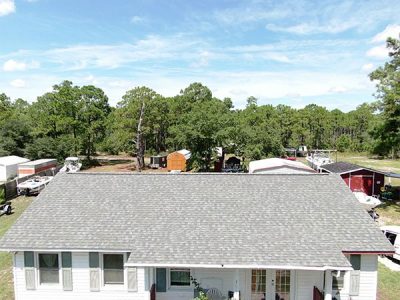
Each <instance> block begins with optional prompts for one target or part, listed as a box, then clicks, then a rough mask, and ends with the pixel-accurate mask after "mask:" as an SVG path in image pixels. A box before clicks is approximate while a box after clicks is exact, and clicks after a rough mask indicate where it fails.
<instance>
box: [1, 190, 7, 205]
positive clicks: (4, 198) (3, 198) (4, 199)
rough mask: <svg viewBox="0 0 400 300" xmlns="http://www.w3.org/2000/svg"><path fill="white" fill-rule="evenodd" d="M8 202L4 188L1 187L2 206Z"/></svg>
mask: <svg viewBox="0 0 400 300" xmlns="http://www.w3.org/2000/svg"><path fill="white" fill-rule="evenodd" d="M5 202H6V197H5V194H4V186H0V204H4V203H5Z"/></svg>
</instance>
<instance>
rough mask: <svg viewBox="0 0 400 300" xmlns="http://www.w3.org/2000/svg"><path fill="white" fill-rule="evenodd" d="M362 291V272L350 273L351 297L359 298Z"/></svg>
mask: <svg viewBox="0 0 400 300" xmlns="http://www.w3.org/2000/svg"><path fill="white" fill-rule="evenodd" d="M359 291H360V271H351V272H350V292H349V295H350V296H358V294H359Z"/></svg>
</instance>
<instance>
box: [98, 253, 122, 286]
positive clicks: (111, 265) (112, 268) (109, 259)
mask: <svg viewBox="0 0 400 300" xmlns="http://www.w3.org/2000/svg"><path fill="white" fill-rule="evenodd" d="M103 269H104V284H124V255H123V254H104V255H103Z"/></svg>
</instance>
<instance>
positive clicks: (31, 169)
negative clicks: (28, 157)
mask: <svg viewBox="0 0 400 300" xmlns="http://www.w3.org/2000/svg"><path fill="white" fill-rule="evenodd" d="M55 167H57V160H56V159H53V158H46V159H38V160H34V161H30V162H27V163H24V164H20V165H19V166H18V177H19V178H21V177H25V176H28V175H34V174H37V173H40V172H43V171H46V170H50V169H51V168H55Z"/></svg>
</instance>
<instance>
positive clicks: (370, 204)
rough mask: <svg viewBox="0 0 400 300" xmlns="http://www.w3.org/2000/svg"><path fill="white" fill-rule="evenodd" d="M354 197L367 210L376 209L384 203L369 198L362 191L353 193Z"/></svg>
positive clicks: (371, 197)
mask: <svg viewBox="0 0 400 300" xmlns="http://www.w3.org/2000/svg"><path fill="white" fill-rule="evenodd" d="M353 194H354V196H356V198H357V200H358V202H360V203H362V204H363V205H364V206H366V207H367V208H374V207H376V206H378V205H380V204H382V201H381V200H379V199H378V198H377V197H374V196H368V195H367V194H366V193H364V192H361V191H356V192H353Z"/></svg>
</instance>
